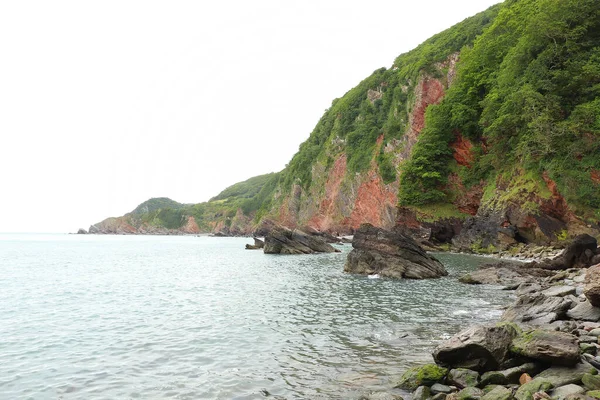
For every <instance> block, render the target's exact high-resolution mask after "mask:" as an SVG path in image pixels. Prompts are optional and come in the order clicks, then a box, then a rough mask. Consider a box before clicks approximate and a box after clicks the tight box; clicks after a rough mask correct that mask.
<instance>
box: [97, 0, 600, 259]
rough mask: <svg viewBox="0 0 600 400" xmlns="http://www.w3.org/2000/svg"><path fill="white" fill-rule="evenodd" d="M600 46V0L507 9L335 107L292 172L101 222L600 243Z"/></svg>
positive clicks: (424, 48)
mask: <svg viewBox="0 0 600 400" xmlns="http://www.w3.org/2000/svg"><path fill="white" fill-rule="evenodd" d="M598 49H600V9H599V8H598V7H597V3H596V2H595V1H593V0H584V1H575V0H568V1H561V2H557V1H554V0H507V1H505V2H504V3H502V4H499V5H496V6H494V7H491V8H490V9H488V10H486V11H484V12H482V13H480V14H478V15H476V16H474V17H471V18H468V19H466V20H465V21H463V22H461V23H459V24H457V25H455V26H453V27H452V28H450V29H448V30H446V31H444V32H442V33H440V34H438V35H435V36H434V37H432V38H431V39H429V40H427V41H426V42H424V43H423V44H421V45H420V46H418V47H417V48H416V49H414V50H412V51H410V52H408V53H405V54H402V55H400V56H399V57H398V58H397V59H396V60H395V61H394V63H393V65H392V66H391V68H389V69H385V68H382V69H379V70H377V71H375V72H374V73H373V74H372V75H371V76H370V77H368V78H367V79H365V80H364V81H362V82H361V83H359V84H358V85H357V86H356V87H355V88H353V89H351V90H350V91H348V92H347V93H346V94H345V95H344V96H343V97H341V98H339V99H335V100H334V101H333V102H332V105H331V107H330V108H329V109H328V110H326V112H325V113H324V115H323V116H322V117H321V119H320V121H319V122H318V123H317V125H316V126H315V129H314V130H313V132H312V133H311V135H310V137H309V138H308V140H307V141H306V142H304V143H302V144H301V145H300V148H299V151H298V153H297V154H296V155H294V157H293V158H292V160H291V161H290V163H289V164H288V166H287V167H286V168H285V169H284V170H283V171H281V172H279V173H277V174H269V175H267V176H262V177H257V178H252V179H258V178H260V179H258V181H259V182H258V183H257V184H256V185H250V186H252V187H253V190H251V191H248V190H246V189H243V188H244V185H241V188H242V189H241V190H239V189H240V186H236V185H234V187H236V189H235V190H233V189H232V190H225V191H224V192H223V193H222V194H221V195H219V196H217V197H215V198H214V199H211V201H210V202H208V203H201V204H200V205H188V206H184V207H179V208H177V207H166V208H162V209H161V211H156V210H154V211H149V212H148V213H146V214H144V216H143V217H142V216H136V215H134V214H132V215H130V214H128V216H125V217H121V218H117V219H116V220H112V219H109V220H106V221H103V222H102V223H101V224H100V225H101V226H106V227H108V226H110V227H113V226H116V227H117V228H114V229H116V230H120V231H122V232H124V233H128V231H130V230H131V228H133V230H134V231H136V232H138V233H145V232H147V231H148V230H149V229H151V228H152V229H155V228H156V229H171V230H173V229H174V230H173V231H174V232H188V231H189V232H190V233H192V231H195V230H196V229H197V230H198V231H202V232H206V231H213V232H215V231H223V232H225V233H233V234H236V233H249V232H251V231H253V230H256V229H258V230H259V231H260V230H264V229H267V228H268V226H270V224H272V223H275V224H283V225H286V226H288V227H309V228H312V229H316V230H321V231H329V232H339V233H352V232H353V231H354V230H355V229H357V228H358V226H359V225H360V224H361V223H365V222H367V223H371V224H373V225H374V226H379V227H384V228H391V227H393V226H395V225H396V226H399V227H401V228H405V229H406V230H407V231H410V232H411V233H413V234H416V235H419V236H422V237H424V238H426V239H428V240H431V241H433V242H438V243H450V242H452V243H453V244H454V245H455V246H457V247H459V248H462V249H471V250H485V251H494V250H495V249H499V248H507V247H509V246H512V245H515V244H517V243H538V244H550V243H557V242H560V241H564V240H566V239H568V238H569V237H574V236H576V235H578V234H580V233H590V234H592V235H597V234H598V229H600V225H599V221H600V211H599V210H600V157H599V156H598V154H600V140H598V139H599V138H600V98H599V94H600V68H599V67H598V66H599V65H600V51H599V50H598ZM250 181H252V180H250ZM247 182H248V181H247ZM255 183H256V182H255ZM238 185H240V184H238ZM244 190H245V191H244ZM240 193H244V194H240ZM166 210H170V211H166ZM198 210H202V211H201V212H197V211H198ZM161 213H163V214H164V215H159V214H161ZM170 213H171V214H177V215H178V216H179V217H178V218H179V219H177V218H176V220H177V224H174V223H171V225H170V227H169V226H167V224H166V222H167V220H168V221H172V215H171V214H170ZM150 216H152V217H150ZM140 221H141V222H140ZM194 223H195V224H194ZM97 225H98V224H97ZM176 225H177V226H176ZM111 229H113V228H111Z"/></svg>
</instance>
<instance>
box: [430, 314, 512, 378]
mask: <svg viewBox="0 0 600 400" xmlns="http://www.w3.org/2000/svg"><path fill="white" fill-rule="evenodd" d="M519 332H520V330H519V328H518V327H517V326H516V325H514V324H509V323H504V324H498V325H494V326H481V325H477V326H472V327H470V328H467V329H465V330H464V331H462V332H460V333H458V334H457V335H455V336H454V337H452V338H451V339H449V340H447V341H445V342H443V343H442V344H440V345H439V346H438V347H437V348H436V349H435V351H434V352H433V358H434V360H435V361H436V362H437V363H438V364H440V365H443V366H447V367H451V368H467V369H472V370H475V371H479V372H485V371H489V370H494V369H497V368H498V366H500V364H501V363H502V362H504V361H505V360H506V359H507V357H508V348H509V346H510V344H511V342H512V340H513V339H514V338H515V337H516V336H517V335H518V334H519Z"/></svg>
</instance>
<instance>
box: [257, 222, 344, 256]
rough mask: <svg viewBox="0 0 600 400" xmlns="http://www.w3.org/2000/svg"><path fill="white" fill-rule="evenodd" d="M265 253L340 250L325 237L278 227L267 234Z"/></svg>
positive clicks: (305, 252) (328, 251)
mask: <svg viewBox="0 0 600 400" xmlns="http://www.w3.org/2000/svg"><path fill="white" fill-rule="evenodd" d="M264 252H265V254H312V253H333V252H339V250H336V249H335V248H334V247H333V246H332V245H330V244H329V243H327V242H326V241H325V239H323V238H322V237H319V236H315V235H311V234H308V233H306V232H303V231H301V230H299V229H288V228H285V227H277V228H274V229H272V230H271V231H270V232H269V233H268V234H267V236H265V246H264Z"/></svg>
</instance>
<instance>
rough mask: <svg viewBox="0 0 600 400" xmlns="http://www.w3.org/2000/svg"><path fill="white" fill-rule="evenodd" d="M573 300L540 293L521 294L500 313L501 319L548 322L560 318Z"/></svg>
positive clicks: (535, 322)
mask: <svg viewBox="0 0 600 400" xmlns="http://www.w3.org/2000/svg"><path fill="white" fill-rule="evenodd" d="M572 304H573V302H572V301H571V300H570V299H568V298H565V297H546V296H544V295H543V294H541V293H534V294H529V295H523V296H521V297H519V298H518V299H517V301H516V302H515V303H514V304H513V305H512V306H510V307H509V308H508V309H506V311H505V312H504V314H503V315H502V320H503V321H511V322H526V323H529V324H532V325H539V324H549V323H551V322H553V321H555V320H557V319H562V318H563V317H564V316H565V315H566V314H567V311H568V310H569V308H570V307H571V306H572Z"/></svg>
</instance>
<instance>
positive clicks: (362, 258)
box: [344, 224, 448, 279]
mask: <svg viewBox="0 0 600 400" xmlns="http://www.w3.org/2000/svg"><path fill="white" fill-rule="evenodd" d="M352 247H353V249H352V251H351V252H350V253H349V254H348V259H347V261H346V265H345V266H344V271H346V272H349V273H353V274H366V275H370V274H378V275H380V276H382V277H389V278H410V279H425V278H439V277H441V276H445V275H447V274H448V272H447V271H446V269H445V268H444V266H443V265H442V263H441V262H439V261H438V260H437V259H436V258H435V257H433V256H431V255H429V254H427V253H426V252H425V251H424V250H423V249H422V248H421V247H420V246H419V245H418V244H417V242H415V240H413V239H412V238H411V237H410V236H407V235H405V234H403V233H401V232H399V231H388V230H385V229H382V228H377V227H375V226H373V225H371V224H363V225H361V226H360V228H359V229H358V230H357V231H356V232H355V233H354V239H353V240H352Z"/></svg>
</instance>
